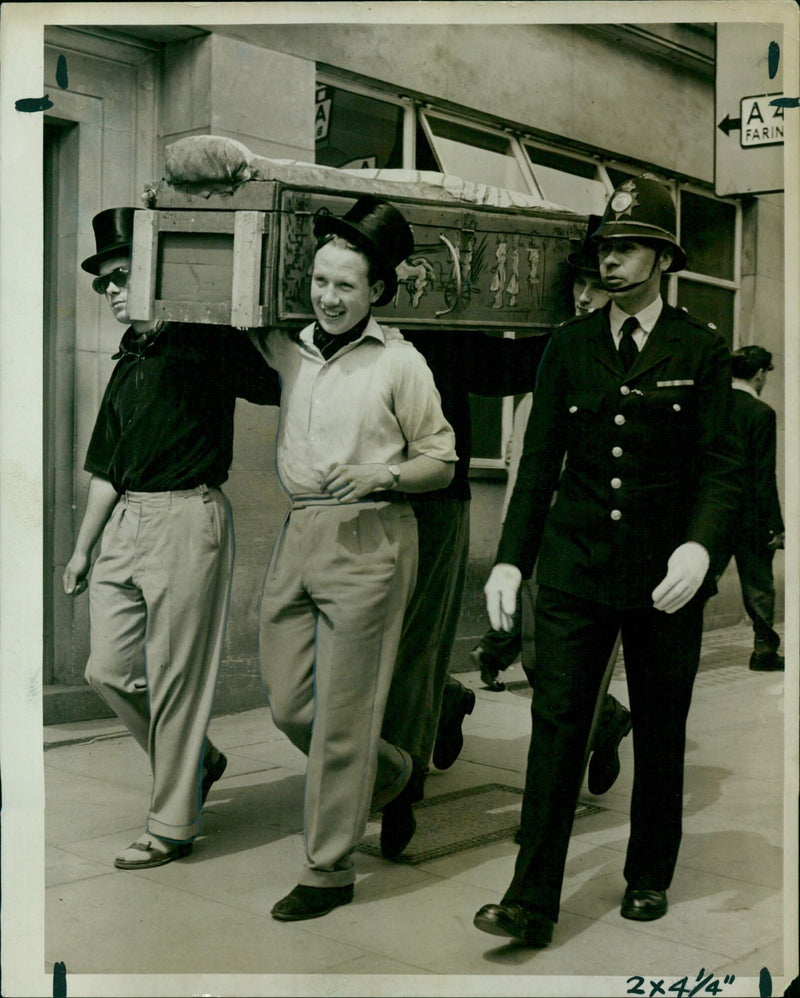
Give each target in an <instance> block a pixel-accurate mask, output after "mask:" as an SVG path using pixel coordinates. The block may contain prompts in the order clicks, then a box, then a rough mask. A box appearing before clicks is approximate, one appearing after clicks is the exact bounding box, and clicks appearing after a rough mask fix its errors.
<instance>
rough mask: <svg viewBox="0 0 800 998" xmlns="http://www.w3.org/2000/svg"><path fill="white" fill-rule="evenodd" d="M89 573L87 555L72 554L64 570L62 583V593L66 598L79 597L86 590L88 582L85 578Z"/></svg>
mask: <svg viewBox="0 0 800 998" xmlns="http://www.w3.org/2000/svg"><path fill="white" fill-rule="evenodd" d="M88 572H89V558H88V556H87V555H82V554H73V556H72V557H71V558H70V560H69V561H68V562H67V567H66V568H65V569H64V574H63V576H62V582H63V584H64V592H65V593H66V594H67V596H80V594H81V593H82V592H83V591H84V590H85V589H86V586H87V585H88V582H87V580H86V576H87V574H88Z"/></svg>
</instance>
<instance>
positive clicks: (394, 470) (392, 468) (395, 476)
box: [386, 464, 400, 491]
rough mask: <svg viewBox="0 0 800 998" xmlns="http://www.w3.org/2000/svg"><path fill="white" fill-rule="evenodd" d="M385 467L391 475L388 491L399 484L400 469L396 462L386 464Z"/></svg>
mask: <svg viewBox="0 0 800 998" xmlns="http://www.w3.org/2000/svg"><path fill="white" fill-rule="evenodd" d="M386 467H387V468H388V469H389V474H390V475H391V476H392V484H391V485H390V486H389V491H391V490H392V489H396V488H397V486H398V485H399V484H400V469H399V468H398V467H397V465H396V464H387V465H386Z"/></svg>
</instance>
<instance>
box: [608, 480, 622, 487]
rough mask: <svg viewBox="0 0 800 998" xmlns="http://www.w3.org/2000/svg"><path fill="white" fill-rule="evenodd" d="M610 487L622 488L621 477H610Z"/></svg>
mask: <svg viewBox="0 0 800 998" xmlns="http://www.w3.org/2000/svg"><path fill="white" fill-rule="evenodd" d="M611 488H612V489H621V488H622V479H621V478H612V479H611Z"/></svg>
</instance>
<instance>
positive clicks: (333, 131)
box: [314, 84, 403, 169]
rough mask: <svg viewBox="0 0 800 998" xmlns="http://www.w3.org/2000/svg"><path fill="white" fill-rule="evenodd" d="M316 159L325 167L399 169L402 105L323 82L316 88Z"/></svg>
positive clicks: (401, 151)
mask: <svg viewBox="0 0 800 998" xmlns="http://www.w3.org/2000/svg"><path fill="white" fill-rule="evenodd" d="M314 129H315V148H316V152H315V158H316V162H317V163H320V164H321V165H322V166H336V167H349V168H351V169H357V168H359V167H363V168H365V169H398V168H400V167H402V165H403V108H402V106H401V105H399V104H392V103H390V102H389V101H383V100H378V99H377V98H375V97H370V96H366V95H364V94H360V93H355V92H353V91H351V90H344V89H342V88H341V87H334V86H329V85H327V84H323V85H320V86H318V87H317V100H316V111H315V125H314Z"/></svg>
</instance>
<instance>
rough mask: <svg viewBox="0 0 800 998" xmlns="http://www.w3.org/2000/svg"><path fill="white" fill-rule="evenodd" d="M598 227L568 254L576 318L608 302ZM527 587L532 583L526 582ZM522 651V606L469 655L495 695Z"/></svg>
mask: <svg viewBox="0 0 800 998" xmlns="http://www.w3.org/2000/svg"><path fill="white" fill-rule="evenodd" d="M599 224H600V216H599V215H590V216H589V222H588V225H587V227H586V234H585V236H584V239H583V241H582V242H581V243H580V244H579V245H578V246H577V247H576V249H575V250H574V251H573V252H572V253H569V254H568V255H567V265H568V266H569V267H570V269H571V271H572V275H573V276H572V286H571V289H570V290H571V300H572V314H573V315H588V314H589V313H590V312H593V311H594V310H595V309H596V308H602V306H603V305H605V303H606V302H607V301H608V292H607V291H606V289H605V288H604V287H603V282H602V281H601V279H600V267H599V265H598V263H597V245H596V244H595V242H594V240H592V239H591V235H592V233H593V232H594V231H595V229H596V228H597V226H598V225H599ZM532 403H533V392H532V391H529V392H528V393H527V394H526V395H524V396H523V398H521V399H520V401H519V403H518V405H517V407H516V409H515V410H514V426H513V432H512V434H511V445H510V450H509V455H508V482H507V483H506V492H505V496H504V499H503V510H502V513H501V516H500V523H501V524H503V523H505V519H506V512H507V510H508V504H509V502H510V501H511V495H512V493H513V491H514V485H515V484H516V481H517V470H518V468H519V462H520V458H521V457H522V444H523V440H524V439H525V429H526V427H527V425H528V418H529V416H530V412H531V405H532ZM524 585H525V586H528V585H532V583H530V582H529V581H527V580H526V582H525V583H524ZM523 605H524V601H523ZM522 650H523V636H522V608H521V607H520V608H518V610H517V613H516V614H515V619H514V622H513V624H512V627H511V629H510V630H508V631H496V630H495V629H494V628H489V629H488V630H487V631H486V633H485V634H484V635H483V636H482V637H481V639H480V641H479V642H478V644H477V645H476V646H475V647H474V648H473V649H472V651H471V652H470V658H471V659H472V661H473V662H474V663H475V665H476V666H477V667H478V669H479V671H480V677H481V682H482V683H483V685H484V686H485V687H486V688H487V689H489V690H492V692H494V693H500V692H502V691H503V690H504V689H505V685H504V683H502V682H501V681H500V680H499V679H498V675H499V674H500V672H502V671H503V670H505V669H507V668H508V667H509V666H510V665H513V663H514V662H516V661H517V659H518V658H519V656H520V653H521V652H522Z"/></svg>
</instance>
